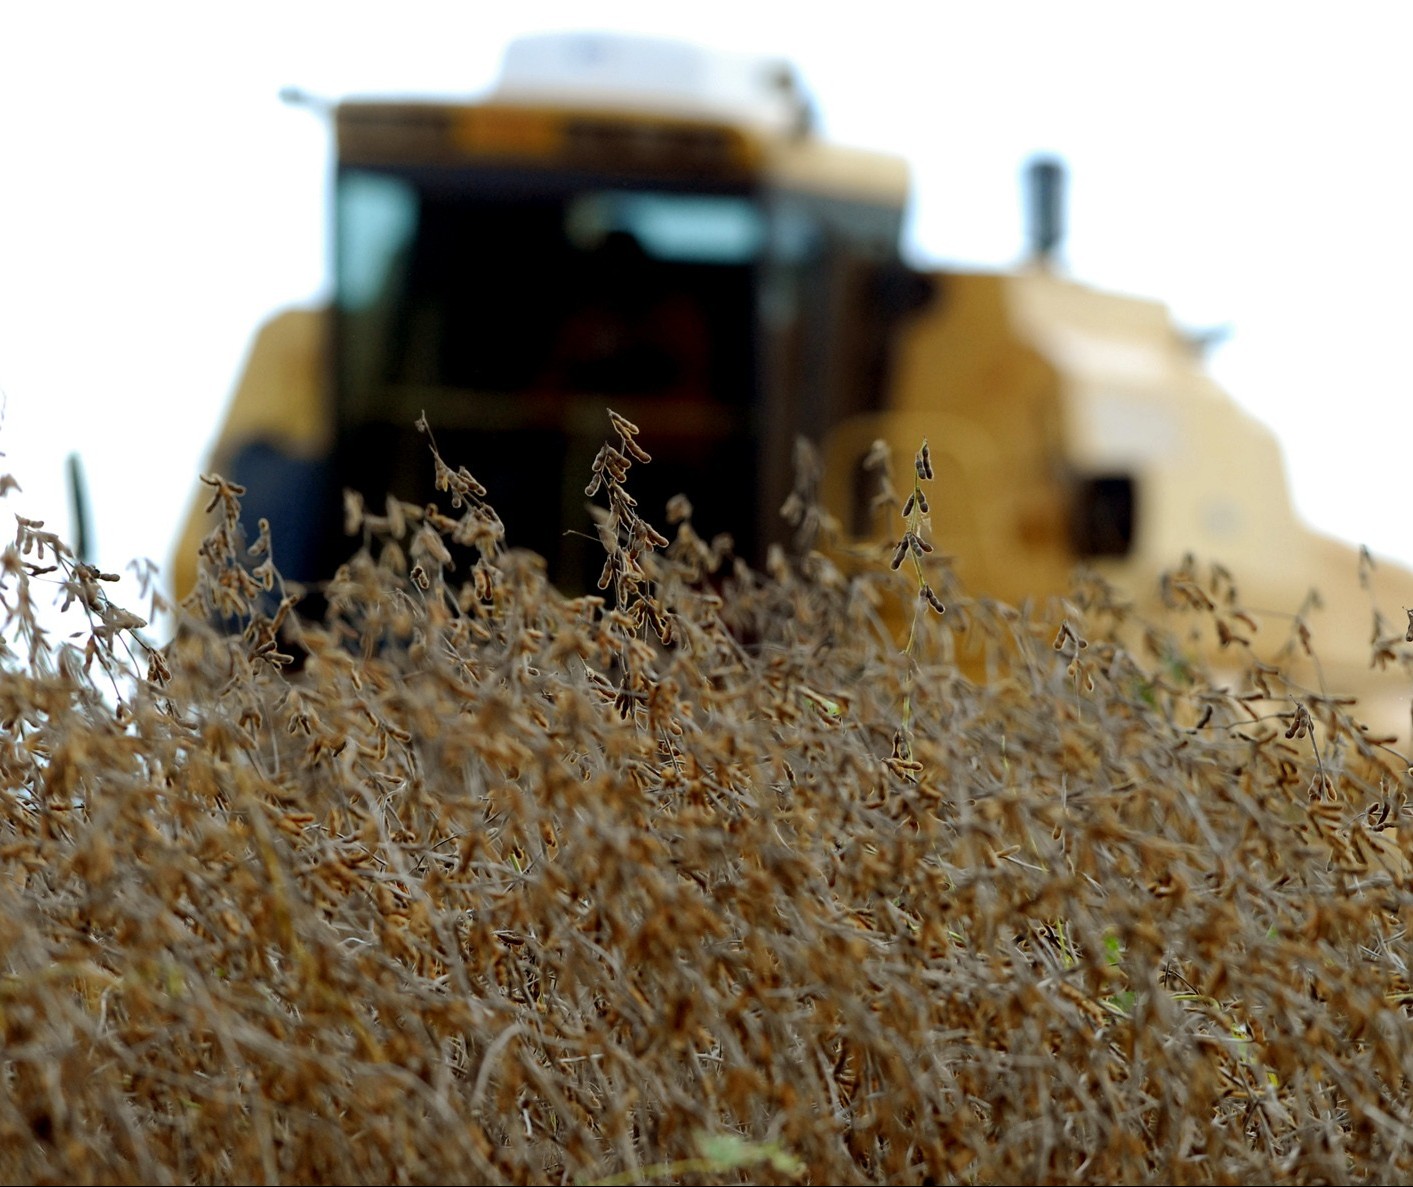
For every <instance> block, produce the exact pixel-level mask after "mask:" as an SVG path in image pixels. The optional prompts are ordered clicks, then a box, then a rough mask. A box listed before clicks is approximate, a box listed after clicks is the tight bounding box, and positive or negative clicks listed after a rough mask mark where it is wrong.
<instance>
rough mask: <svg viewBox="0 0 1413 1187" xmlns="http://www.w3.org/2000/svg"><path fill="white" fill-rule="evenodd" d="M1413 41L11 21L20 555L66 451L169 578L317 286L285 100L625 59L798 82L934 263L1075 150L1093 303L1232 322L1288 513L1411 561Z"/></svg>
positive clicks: (9, 303) (1257, 12)
mask: <svg viewBox="0 0 1413 1187" xmlns="http://www.w3.org/2000/svg"><path fill="white" fill-rule="evenodd" d="M1410 13H1413V7H1410V6H1408V5H1404V4H1395V3H1386V4H1371V3H1360V2H1358V0H1352V2H1351V0H1342V2H1341V3H1339V4H1337V5H1336V4H1333V3H1329V4H1323V5H1319V4H1313V3H1308V4H1307V3H1301V4H1291V3H1280V4H1274V3H1273V4H1254V3H1253V4H1242V3H1239V2H1237V0H1227V2H1225V3H1221V4H1208V3H1203V2H1200V0H1189V2H1184V3H1166V2H1164V3H1137V2H1134V0H1130V2H1128V3H1115V4H1099V3H1069V4H1064V3H1016V2H1007V0H987V2H985V3H978V2H975V0H969V2H967V3H942V2H937V3H929V4H921V3H890V2H888V0H868V2H867V3H858V2H851V3H847V4H839V5H832V6H828V5H824V4H820V3H818V2H817V0H816V2H810V3H788V4H787V3H769V2H768V0H756V2H754V3H749V4H746V3H736V2H734V0H718V2H711V3H702V4H689V3H676V4H666V3H661V2H660V0H659V2H656V3H651V4H646V3H643V4H640V3H617V2H614V0H597V2H595V3H592V4H586V3H582V2H580V3H572V4H560V3H544V4H535V3H505V2H500V0H497V2H495V3H481V2H474V0H473V2H463V3H455V4H453V3H420V2H418V0H400V2H399V3H396V4H394V3H385V4H379V5H376V6H373V5H366V6H365V5H360V4H357V3H352V2H345V3H338V4H334V3H308V4H300V3H297V2H295V0H285V2H282V3H278V4H274V3H265V2H263V0H250V2H247V3H244V4H240V5H228V6H227V5H220V6H217V5H208V4H196V3H182V4H152V3H122V4H116V3H113V4H109V3H103V4H97V3H95V4H87V5H84V4H77V5H75V4H64V5H59V4H41V3H32V4H19V3H13V4H11V3H6V4H3V6H0V392H2V393H3V395H4V401H5V407H4V421H3V425H0V450H3V451H4V453H5V454H6V455H7V456H6V457H5V458H4V459H3V462H0V466H3V467H5V468H7V469H8V470H9V471H10V472H12V473H13V474H14V475H15V476H16V477H17V478H18V479H19V480H20V482H21V485H22V488H23V492H22V493H21V494H18V495H15V494H12V495H10V496H9V501H8V509H7V511H6V513H5V514H4V516H3V519H0V538H3V537H4V536H5V535H8V529H5V528H4V527H3V522H4V520H8V519H9V512H20V513H23V514H27V515H30V516H33V517H43V518H48V519H49V520H50V526H55V527H57V528H58V529H59V530H60V531H61V532H62V533H63V534H65V535H68V534H70V519H69V510H68V502H67V497H66V494H65V486H64V482H63V467H64V459H65V457H66V456H67V455H68V454H69V453H70V452H77V453H78V454H79V455H80V456H81V458H82V460H83V465H84V467H85V470H86V474H87V481H88V485H89V488H90V492H91V498H92V504H93V526H94V532H95V538H96V549H97V559H98V561H99V562H100V563H101V564H102V565H103V566H104V567H105V568H109V569H122V568H123V567H124V566H125V565H126V564H127V562H128V561H130V560H132V559H133V558H135V557H148V558H151V559H152V560H154V561H156V562H157V563H158V564H160V565H161V566H162V567H163V569H164V570H165V569H167V568H168V567H169V560H170V553H171V549H172V546H173V542H174V538H175V536H176V533H177V530H178V525H179V522H180V520H181V518H182V516H183V515H184V513H185V510H186V506H187V503H188V501H189V499H190V497H191V494H192V490H193V484H194V480H195V476H196V474H197V472H198V470H199V469H200V466H201V461H202V457H203V455H204V453H205V451H206V450H207V448H208V447H209V445H210V443H211V440H212V438H213V434H214V433H215V431H216V428H217V426H218V423H219V419H220V416H221V413H222V409H223V406H224V404H225V402H226V401H227V399H228V397H229V395H230V392H231V389H232V386H233V384H234V382H235V378H236V375H237V374H238V371H239V368H240V365H241V362H242V358H243V356H244V353H245V351H246V349H247V347H248V345H249V342H250V340H251V337H252V335H253V333H254V331H255V329H256V327H257V326H258V324H259V323H260V322H261V321H262V319H264V318H265V317H267V316H268V315H269V314H270V313H272V312H273V311H274V310H276V309H277V308H279V307H281V306H283V305H286V304H292V303H302V302H311V301H315V300H317V299H318V298H319V297H320V295H321V294H322V293H323V292H324V291H325V276H326V272H325V260H324V247H325V238H326V226H325V198H326V193H325V187H326V182H327V177H328V169H329V156H328V139H327V135H326V129H325V127H324V126H323V124H322V123H321V121H320V119H319V117H318V116H316V115H314V114H312V113H311V112H310V111H308V110H300V109H296V108H291V107H289V106H286V105H284V104H282V103H281V102H280V100H279V98H278V95H279V92H280V90H281V88H284V87H289V86H295V87H299V88H302V89H303V90H305V91H308V92H311V93H313V94H315V95H320V96H324V97H328V98H339V97H342V96H346V95H350V94H364V95H389V94H400V95H420V94H426V95H436V96H443V95H448V94H459V95H466V96H474V95H477V94H480V93H483V92H484V91H485V90H486V89H487V88H488V87H489V86H490V85H491V83H492V82H493V80H494V77H495V74H496V71H497V68H498V64H499V60H500V57H501V54H502V52H503V50H504V48H505V46H506V44H507V42H508V41H509V40H510V39H511V38H513V37H515V36H517V35H520V34H523V33H528V32H542V31H547V30H556V29H579V28H611V29H620V30H625V31H630V32H635V33H645V34H654V35H665V36H671V37H678V38H686V39H690V40H696V41H699V42H702V43H704V44H708V45H716V46H720V47H724V48H729V49H732V50H738V51H751V52H754V51H760V52H766V53H772V54H778V55H783V56H786V57H788V58H790V59H791V60H793V62H794V63H795V64H796V66H797V67H798V69H799V71H800V73H801V75H802V77H803V80H804V82H805V85H806V87H807V89H808V91H809V92H810V93H811V94H812V95H813V97H814V100H815V104H816V107H817V110H818V113H819V116H820V122H821V126H822V128H823V131H824V132H825V133H826V134H827V135H828V136H830V137H831V138H833V139H836V140H838V141H841V142H844V143H848V144H854V145H858V146H862V147H871V148H877V149H884V150H888V151H892V152H896V153H899V154H902V155H904V156H906V157H907V158H908V159H909V160H910V162H911V163H912V165H913V168H914V175H915V179H916V197H915V205H914V209H913V214H912V220H911V223H910V228H909V231H908V245H907V246H908V252H909V255H910V257H911V258H912V259H913V260H914V261H915V262H917V263H927V262H931V263H936V264H944V265H965V266H974V267H985V268H997V269H1004V268H1007V267H1010V266H1012V265H1014V264H1015V263H1016V262H1017V261H1018V260H1019V259H1020V258H1021V256H1022V254H1023V222H1022V205H1021V196H1020V187H1019V177H1020V172H1021V169H1022V166H1023V163H1024V162H1025V160H1026V159H1027V158H1028V157H1029V156H1031V155H1032V154H1033V153H1035V152H1036V151H1048V152H1054V153H1057V154H1059V155H1060V156H1062V157H1063V158H1064V160H1065V161H1066V162H1067V164H1068V167H1069V170H1070V177H1071V183H1070V188H1069V214H1068V232H1069V233H1068V239H1067V242H1066V246H1065V249H1064V252H1063V257H1062V258H1063V261H1064V264H1065V267H1066V269H1067V271H1068V272H1069V274H1070V275H1072V276H1073V277H1074V278H1075V279H1076V280H1079V281H1082V282H1084V283H1086V284H1091V285H1095V286H1098V287H1102V288H1106V289H1111V290H1118V291H1124V292H1131V293H1135V294H1139V295H1143V296H1147V297H1154V298H1158V299H1161V300H1163V301H1165V302H1167V303H1168V304H1169V305H1170V306H1171V307H1172V309H1173V311H1174V314H1175V316H1176V318H1177V320H1178V322H1179V324H1181V325H1183V326H1184V327H1187V328H1190V329H1193V330H1204V329H1210V328H1214V327H1217V326H1228V327H1230V330H1231V335H1230V337H1229V338H1228V340H1227V341H1226V342H1225V344H1223V345H1221V346H1220V347H1218V348H1216V349H1215V350H1214V351H1213V352H1212V354H1211V355H1210V366H1211V370H1212V372H1213V373H1214V375H1215V376H1216V378H1217V379H1218V381H1219V382H1220V383H1221V384H1222V385H1223V386H1224V387H1225V388H1226V389H1227V390H1228V391H1229V392H1230V393H1231V394H1232V396H1233V397H1234V398H1235V399H1236V400H1237V401H1238V402H1239V403H1240V404H1241V405H1242V406H1243V407H1245V408H1246V409H1248V410H1249V411H1250V412H1252V413H1253V414H1254V415H1256V416H1258V417H1259V418H1260V419H1262V420H1263V421H1265V422H1266V423H1268V424H1269V425H1271V426H1272V427H1273V429H1274V430H1275V431H1276V433H1277V434H1278V435H1279V437H1280V438H1281V440H1282V442H1283V443H1284V445H1285V449H1286V457H1287V465H1288V469H1289V472H1290V474H1291V478H1292V485H1293V490H1294V496H1295V502H1296V506H1297V508H1298V509H1299V511H1300V512H1301V513H1302V514H1303V515H1304V516H1305V518H1306V519H1307V520H1309V521H1310V522H1312V523H1313V524H1315V525H1316V526H1318V527H1320V528H1322V529H1324V530H1327V531H1329V532H1331V533H1333V534H1336V535H1340V536H1343V537H1346V538H1348V539H1351V540H1353V541H1355V542H1359V543H1365V544H1367V545H1369V546H1370V547H1371V548H1372V549H1374V550H1375V552H1377V553H1383V554H1386V555H1390V556H1395V557H1401V558H1402V559H1404V560H1406V561H1409V562H1413V523H1411V522H1410V521H1413V515H1410V510H1411V508H1410V491H1409V488H1408V485H1409V484H1408V475H1409V471H1410V467H1409V464H1408V458H1409V456H1410V454H1409V444H1408V442H1409V436H1410V433H1409V421H1410V413H1413V404H1410V400H1409V397H1410V394H1413V378H1410V357H1409V352H1410V346H1413V291H1411V290H1410V277H1411V276H1413V175H1410V169H1409V164H1408V155H1409V151H1410V141H1413V137H1411V136H1410V132H1409V128H1410V118H1413V64H1410V57H1409V55H1410V48H1411V46H1410V38H1409V34H1410V32H1413V16H1410V15H1409V14H1410ZM1238 563H1239V561H1238ZM120 600H121V598H120ZM133 608H134V609H137V608H138V606H137V605H136V604H133Z"/></svg>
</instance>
